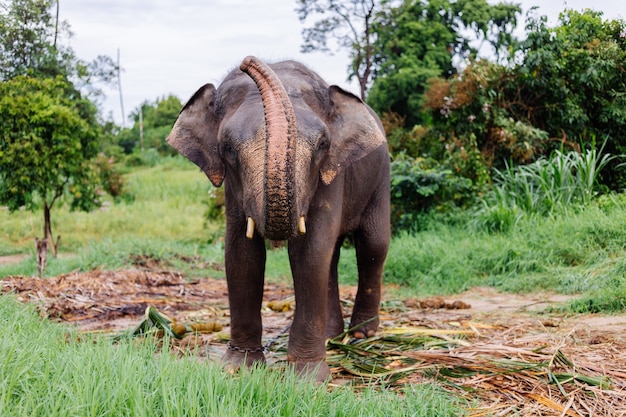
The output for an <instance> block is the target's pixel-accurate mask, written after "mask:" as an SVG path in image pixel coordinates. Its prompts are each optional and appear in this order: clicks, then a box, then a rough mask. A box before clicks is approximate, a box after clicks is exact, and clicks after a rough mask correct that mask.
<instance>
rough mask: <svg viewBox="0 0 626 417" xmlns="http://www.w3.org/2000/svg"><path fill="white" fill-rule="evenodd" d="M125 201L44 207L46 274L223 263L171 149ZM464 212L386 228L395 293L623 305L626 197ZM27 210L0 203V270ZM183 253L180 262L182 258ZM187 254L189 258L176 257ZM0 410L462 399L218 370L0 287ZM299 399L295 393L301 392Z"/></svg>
mask: <svg viewBox="0 0 626 417" xmlns="http://www.w3.org/2000/svg"><path fill="white" fill-rule="evenodd" d="M125 178H126V181H127V182H126V185H127V195H126V197H124V198H122V199H120V200H119V201H116V202H114V201H110V202H109V203H108V204H107V205H106V207H104V208H103V209H102V210H98V211H94V212H92V213H72V212H69V211H68V210H67V208H66V207H62V206H59V207H55V209H54V210H53V213H52V220H53V232H54V233H55V234H59V235H61V236H62V238H61V247H60V250H61V256H59V258H58V259H52V258H50V259H49V263H48V269H47V276H55V275H58V274H62V273H67V272H70V271H75V270H82V271H88V270H92V269H95V268H101V269H118V268H123V267H125V266H128V265H130V264H132V262H133V259H136V258H137V257H138V256H140V257H146V258H150V259H155V260H160V261H164V262H167V263H168V265H171V267H173V268H176V269H179V270H181V271H183V272H185V274H186V276H189V277H202V276H207V275H210V276H212V277H220V275H221V274H223V273H220V272H218V271H215V270H210V271H206V270H203V269H198V268H196V267H194V266H197V265H201V264H207V263H216V264H220V263H222V262H223V243H222V241H221V236H222V234H223V230H224V225H223V222H221V221H208V220H207V219H206V216H205V213H206V212H207V209H208V207H209V198H210V195H209V191H211V188H210V187H211V186H210V183H209V182H208V180H207V179H206V177H205V176H204V174H202V173H200V172H199V171H198V170H197V169H196V168H194V167H193V166H192V165H191V164H190V163H187V162H186V161H183V160H182V159H181V158H166V159H164V160H162V161H161V162H160V163H158V164H157V165H155V166H152V167H138V168H133V169H130V170H129V172H128V173H127V174H126V175H125ZM476 216H477V215H476V213H474V212H469V211H468V212H464V213H457V214H454V215H451V216H447V217H446V218H445V221H443V220H441V218H440V217H438V216H432V217H427V218H424V219H423V222H422V224H421V226H420V229H419V231H418V232H415V233H401V234H399V235H397V236H395V237H394V239H393V241H392V244H391V248H390V252H389V257H388V260H387V264H386V271H385V278H384V279H385V282H386V283H388V284H394V285H393V286H389V288H388V290H387V294H388V295H389V296H390V297H392V298H394V299H398V298H405V297H412V296H421V297H423V296H427V295H437V294H442V295H445V294H454V293H459V292H462V291H465V290H467V289H469V288H471V287H475V286H491V287H494V288H497V289H498V290H500V291H504V292H515V293H532V292H541V291H552V292H557V293H563V294H571V295H575V299H574V301H572V302H570V304H567V305H564V306H563V307H562V308H563V309H564V310H566V311H568V312H571V313H575V312H603V313H616V312H623V311H624V310H626V256H625V255H626V249H625V248H626V233H624V231H625V230H626V198H625V197H624V196H623V195H614V196H605V197H602V198H601V199H599V200H595V201H593V202H591V203H588V204H586V205H584V206H583V205H581V206H572V207H569V208H562V209H560V210H558V211H553V212H551V213H550V214H548V215H538V214H535V215H528V216H524V217H521V218H519V219H516V221H515V224H514V225H513V226H511V227H507V228H506V229H505V230H501V231H494V230H492V229H489V228H485V227H482V226H481V224H480V222H477V217H476ZM40 217H41V214H40V213H39V212H37V213H35V214H32V213H30V212H26V211H20V212H16V213H9V212H8V211H6V210H2V209H0V225H1V228H0V230H1V234H0V256H3V255H15V254H23V255H25V257H24V259H23V260H22V261H20V262H17V263H10V264H2V263H0V277H4V276H8V275H24V276H32V275H34V274H35V273H36V266H35V262H34V250H33V249H34V243H33V239H34V237H35V236H40V235H41V229H42V225H41V223H42V221H41V220H42V219H41V218H40ZM183 258H185V259H187V261H182V260H181V259H183ZM189 259H192V260H193V261H192V262H191V263H190V262H189V261H188V260H189ZM340 274H341V282H342V283H344V284H355V283H356V264H355V261H354V251H353V249H351V248H350V247H346V248H344V249H343V254H342V260H341V263H340ZM266 275H267V279H268V280H269V281H275V282H283V283H289V282H290V272H289V264H288V260H287V254H286V251H285V249H278V250H270V251H269V252H268V265H267V274H266ZM0 329H1V330H0V331H1V332H2V334H3V335H11V337H3V338H2V341H1V342H0V358H3V359H0V361H3V366H4V367H3V372H2V374H0V415H15V416H65V415H80V416H82V415H94V416H100V415H113V414H111V413H110V410H115V413H114V415H139V416H141V415H146V416H148V415H162V416H179V415H189V416H192V415H211V416H213V415H215V416H222V415H224V416H226V415H229V416H230V415H242V416H246V415H249V416H265V415H267V416H270V415H271V416H275V415H280V416H283V415H284V416H290V415H310V416H317V415H329V416H330V415H333V416H340V415H341V416H344V415H345V416H359V415H362V416H376V415H381V416H383V415H384V416H395V415H398V416H400V415H402V416H404V415H412V416H447V415H449V416H453V415H454V416H457V415H463V414H464V413H466V411H464V410H467V409H468V408H469V407H470V406H469V405H468V404H467V403H465V402H463V401H462V400H459V399H456V398H453V397H451V396H450V395H449V394H446V393H445V392H444V391H443V390H441V389H440V388H438V386H437V385H430V384H420V385H418V386H415V387H409V388H406V390H405V391H403V392H401V393H399V392H397V391H391V390H386V389H384V388H383V389H379V388H377V389H375V390H374V389H372V390H365V391H359V392H356V393H355V392H354V391H353V390H352V389H350V388H339V389H333V390H330V391H327V390H326V389H325V388H323V387H316V386H314V385H309V384H305V383H300V382H295V380H294V379H293V378H292V377H291V376H289V375H286V376H285V375H283V374H282V373H277V372H272V371H271V370H257V371H255V372H251V373H244V374H242V375H239V376H235V377H232V376H227V375H225V374H224V373H223V371H222V370H221V369H220V368H219V367H216V366H214V365H212V364H210V363H198V360H197V358H195V357H182V358H180V357H176V355H169V354H160V355H156V357H155V355H154V351H155V350H157V351H159V350H162V351H165V352H168V351H169V349H170V348H169V347H168V346H167V345H166V346H157V345H155V343H154V342H150V341H144V342H131V341H122V342H121V343H120V344H117V345H113V344H111V343H110V341H108V340H104V339H100V338H97V337H93V339H92V337H91V336H89V337H87V338H85V336H80V337H78V336H77V334H75V333H73V331H72V330H70V329H68V328H66V327H64V326H62V325H58V324H52V323H50V322H48V321H46V320H42V319H40V318H39V317H38V316H37V313H36V312H35V310H34V309H33V308H32V307H31V306H24V305H21V304H19V303H17V301H16V300H15V299H14V298H13V297H11V296H2V297H0ZM303 398H305V399H306V400H305V401H303V400H302V399H303Z"/></svg>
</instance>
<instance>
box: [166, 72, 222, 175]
mask: <svg viewBox="0 0 626 417" xmlns="http://www.w3.org/2000/svg"><path fill="white" fill-rule="evenodd" d="M218 127H219V120H218V118H217V116H216V113H215V86H214V85H213V84H206V85H204V86H202V87H201V88H200V89H199V90H198V91H196V93H195V94H194V95H193V96H192V97H191V98H190V99H189V101H188V102H187V104H185V106H184V107H183V109H182V110H181V112H180V114H179V115H178V119H176V123H174V127H172V131H171V132H170V134H169V135H168V137H167V139H166V141H167V143H169V144H170V146H172V147H173V148H174V149H176V150H177V151H178V152H180V153H181V154H183V155H184V156H186V157H187V158H188V159H189V160H190V161H191V162H193V163H194V164H196V165H198V166H199V167H200V169H202V171H204V173H205V174H206V176H207V177H209V180H211V183H213V185H214V186H216V187H219V186H220V185H222V182H223V181H224V175H225V167H224V163H223V162H222V159H221V157H220V153H219V147H218V143H217V131H218Z"/></svg>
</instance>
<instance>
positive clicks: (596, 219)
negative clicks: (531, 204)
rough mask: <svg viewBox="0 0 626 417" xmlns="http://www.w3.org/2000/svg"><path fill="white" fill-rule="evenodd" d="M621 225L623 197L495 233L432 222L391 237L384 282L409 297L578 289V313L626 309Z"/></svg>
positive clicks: (625, 207)
mask: <svg viewBox="0 0 626 417" xmlns="http://www.w3.org/2000/svg"><path fill="white" fill-rule="evenodd" d="M624 230H626V197H625V196H624V195H619V196H607V197H603V198H602V199H600V200H599V201H597V202H595V203H591V204H589V205H587V206H584V207H581V208H578V209H576V210H562V211H561V212H560V214H559V215H555V216H547V217H545V216H538V215H535V216H525V217H523V218H522V219H520V220H519V221H518V223H517V225H516V226H515V227H514V228H511V229H509V230H507V231H504V232H498V233H492V232H489V231H486V230H484V229H481V230H476V229H474V228H473V226H472V223H471V221H470V220H469V219H468V222H467V225H446V224H444V223H433V224H432V225H431V226H430V227H429V228H427V229H425V230H422V231H420V232H418V233H414V234H408V233H407V234H403V235H400V236H398V237H397V238H395V239H394V240H393V241H392V245H391V249H390V253H389V256H388V258H387V263H386V268H385V282H387V283H394V284H399V285H401V290H400V291H401V292H402V294H404V295H405V296H406V295H408V294H415V295H421V296H424V295H432V294H450V293H458V292H461V291H464V290H466V289H468V288H470V287H473V286H492V287H496V288H499V289H501V290H503V291H510V292H518V293H519V292H532V291H545V290H549V291H554V292H559V293H563V294H578V295H580V297H581V299H583V300H586V301H584V302H582V303H577V304H576V307H575V308H574V309H575V310H577V311H583V310H584V309H585V308H589V310H590V311H592V310H593V311H600V310H605V311H623V310H625V309H626V303H625V299H626V275H625V271H626V268H625V266H624V262H623V259H624V258H625V257H626V249H625V248H626V234H625V233H624ZM620 294H621V295H620ZM618 295H619V297H618ZM585 306H587V307H585Z"/></svg>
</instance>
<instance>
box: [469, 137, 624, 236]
mask: <svg viewBox="0 0 626 417" xmlns="http://www.w3.org/2000/svg"><path fill="white" fill-rule="evenodd" d="M612 158H613V157H612V156H610V155H608V154H605V155H601V154H600V153H599V152H598V151H597V150H596V149H592V150H585V151H584V152H583V153H578V152H568V153H564V152H560V151H555V152H554V153H553V154H552V155H551V157H550V158H541V159H539V160H537V161H535V162H533V163H531V164H528V165H519V166H515V167H513V166H511V167H507V168H506V169H505V170H502V171H500V170H497V169H496V170H495V172H494V185H493V190H492V191H491V192H490V193H488V194H487V195H486V196H485V198H484V199H483V200H482V209H481V210H479V211H478V213H477V216H478V218H479V219H478V221H479V222H482V224H483V225H484V226H485V227H486V228H488V229H491V230H506V229H507V228H509V227H511V226H513V225H515V224H516V223H517V221H519V219H520V217H521V216H522V215H523V214H529V213H532V214H535V213H536V214H547V213H551V212H553V211H554V210H556V209H560V208H564V207H570V206H572V205H586V204H588V203H589V202H591V201H592V199H593V198H594V197H595V196H596V192H595V191H596V190H595V187H596V185H597V179H598V174H599V172H600V171H601V170H602V168H604V167H605V166H606V165H607V164H608V163H609V162H610V161H611V159H612Z"/></svg>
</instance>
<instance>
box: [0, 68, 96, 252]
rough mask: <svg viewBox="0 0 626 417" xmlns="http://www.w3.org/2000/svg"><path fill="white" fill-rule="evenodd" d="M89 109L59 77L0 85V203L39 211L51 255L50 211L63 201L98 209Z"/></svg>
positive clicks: (74, 206)
mask: <svg viewBox="0 0 626 417" xmlns="http://www.w3.org/2000/svg"><path fill="white" fill-rule="evenodd" d="M95 112H96V109H95V106H94V105H93V104H92V103H91V102H89V101H88V100H85V99H83V98H81V97H80V95H79V94H78V93H77V92H76V91H75V90H73V87H72V86H71V85H70V84H68V83H67V82H66V81H65V80H63V78H62V77H60V76H59V77H56V78H53V79H51V78H47V79H37V78H33V77H28V76H17V77H14V78H12V79H11V80H8V81H4V82H0V120H1V121H2V123H1V124H0V202H1V203H2V204H5V205H7V206H8V208H9V210H17V209H19V208H20V207H25V208H26V209H29V210H35V209H36V208H37V207H38V206H41V207H42V208H43V216H44V230H43V232H44V239H43V240H44V241H47V242H49V244H52V248H53V250H54V252H55V254H56V248H57V244H58V239H57V241H56V242H55V241H54V240H53V239H52V225H51V218H50V210H51V209H52V207H53V206H54V204H55V203H56V202H57V201H58V200H59V198H61V197H62V196H64V195H67V196H68V197H69V199H70V204H71V209H73V210H77V209H78V210H85V211H86V210H90V209H92V208H94V207H96V206H98V205H99V203H100V201H99V193H100V187H99V178H98V176H97V173H96V172H95V170H94V169H93V166H92V165H91V164H90V159H91V158H93V157H94V156H96V154H97V152H98V147H97V146H98V142H97V141H96V140H95V139H96V136H97V125H95V124H94V123H93V121H94V120H95V118H94V116H95Z"/></svg>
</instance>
